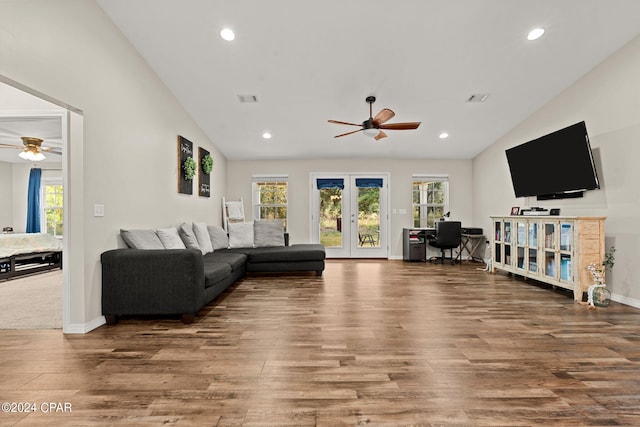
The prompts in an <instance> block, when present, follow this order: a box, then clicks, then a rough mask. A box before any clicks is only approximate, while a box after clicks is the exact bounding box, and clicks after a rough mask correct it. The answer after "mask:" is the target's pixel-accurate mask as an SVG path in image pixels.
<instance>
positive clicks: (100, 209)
mask: <svg viewBox="0 0 640 427" xmlns="http://www.w3.org/2000/svg"><path fill="white" fill-rule="evenodd" d="M93 216H96V217H97V216H104V205H93Z"/></svg>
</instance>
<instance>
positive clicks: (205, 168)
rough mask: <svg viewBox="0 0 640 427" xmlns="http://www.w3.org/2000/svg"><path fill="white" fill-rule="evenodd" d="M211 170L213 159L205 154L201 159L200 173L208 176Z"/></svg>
mask: <svg viewBox="0 0 640 427" xmlns="http://www.w3.org/2000/svg"><path fill="white" fill-rule="evenodd" d="M212 170H213V157H211V154H207V155H206V156H204V157H203V158H202V172H204V173H206V174H207V175H209V174H210V173H211V171H212Z"/></svg>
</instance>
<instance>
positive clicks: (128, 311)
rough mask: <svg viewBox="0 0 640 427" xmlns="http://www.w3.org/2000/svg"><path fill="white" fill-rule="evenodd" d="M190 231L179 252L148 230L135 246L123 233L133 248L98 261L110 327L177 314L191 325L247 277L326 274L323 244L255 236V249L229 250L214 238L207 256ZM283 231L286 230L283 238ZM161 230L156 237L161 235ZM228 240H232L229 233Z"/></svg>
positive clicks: (126, 233)
mask: <svg viewBox="0 0 640 427" xmlns="http://www.w3.org/2000/svg"><path fill="white" fill-rule="evenodd" d="M262 225H263V224H260V226H262ZM265 226H266V225H265ZM188 228H189V227H187V226H185V224H182V225H181V227H180V229H181V230H180V233H179V235H180V237H181V239H180V240H182V241H183V242H185V247H184V248H182V247H180V248H179V249H178V248H176V249H174V248H172V244H171V243H166V242H165V241H164V240H163V241H162V243H163V246H162V247H158V245H157V242H155V241H154V239H153V234H152V233H154V231H153V230H144V231H145V233H146V237H144V238H143V240H148V241H146V242H144V243H141V242H140V239H138V241H133V240H135V239H132V237H131V231H130V230H122V231H121V235H122V237H123V239H124V241H125V242H126V243H127V245H128V246H129V247H128V248H119V249H113V250H109V251H106V252H104V253H103V254H102V255H101V257H100V258H101V262H102V314H103V315H104V316H105V318H106V320H107V324H115V323H117V321H118V318H119V316H122V315H175V314H177V315H181V316H182V321H183V322H184V323H191V322H193V320H194V318H195V314H196V313H197V312H198V311H199V310H200V309H201V308H202V307H204V306H205V305H207V304H209V303H210V302H211V301H213V300H214V299H215V298H216V297H217V296H218V295H220V294H221V293H222V292H224V290H225V289H227V288H228V287H229V286H231V285H232V284H233V283H234V282H236V281H237V280H238V279H240V278H241V277H242V276H243V275H244V274H245V273H246V272H256V273H259V272H269V273H274V272H275V273H277V272H298V271H312V272H315V273H316V274H317V275H322V272H323V270H324V264H325V262H324V260H325V250H324V247H323V246H322V245H319V244H297V245H291V246H284V242H282V243H281V242H280V241H276V242H275V245H273V246H271V245H269V243H270V242H269V240H267V241H260V237H259V236H258V235H257V234H256V236H255V238H256V240H255V242H257V243H258V246H257V247H255V244H252V245H251V246H249V245H248V244H246V247H233V246H234V245H233V244H231V247H229V246H230V245H229V243H226V247H224V246H225V243H224V242H222V243H220V242H217V244H216V239H215V238H214V237H210V238H211V243H212V245H211V248H212V249H214V248H215V250H212V251H207V250H203V249H202V248H200V247H193V246H194V241H197V239H191V236H184V232H188ZM193 228H194V229H195V228H196V227H195V224H194V227H193ZM272 229H273V228H272ZM200 230H202V228H200ZM209 230H210V232H211V233H210V234H211V235H214V234H217V235H218V237H220V232H219V230H217V229H216V230H214V229H212V228H211V227H209ZM281 230H282V225H280V234H282V231H281ZM138 231H141V230H138ZM160 231H161V230H156V231H155V232H156V233H155V234H156V235H159V234H161V233H160ZM139 234H144V233H139ZM187 234H188V233H187ZM138 237H139V236H138ZM230 237H233V236H232V235H231V230H230ZM229 240H231V241H232V240H233V239H229ZM245 240H246V239H245ZM189 242H190V243H191V244H189ZM174 243H176V244H177V243H178V242H174ZM201 243H202V239H201ZM189 246H191V247H189ZM203 246H204V245H203ZM216 246H217V247H216ZM240 246H242V245H240ZM140 247H146V248H140ZM205 252H206V253H205Z"/></svg>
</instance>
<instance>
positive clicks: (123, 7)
mask: <svg viewBox="0 0 640 427" xmlns="http://www.w3.org/2000/svg"><path fill="white" fill-rule="evenodd" d="M98 3H99V4H100V6H101V7H102V8H103V10H104V11H105V12H106V13H107V15H108V16H109V17H110V18H111V20H112V21H113V22H114V23H115V25H116V26H117V27H119V28H120V30H121V31H122V32H123V34H124V35H125V37H126V38H127V39H128V40H129V41H130V42H131V44H132V45H133V46H134V47H135V48H136V49H137V50H138V51H139V52H140V54H141V55H142V56H143V57H144V58H145V60H146V61H147V62H148V64H149V65H150V66H151V67H152V68H153V69H154V70H155V72H156V73H157V74H158V76H159V77H160V78H161V79H162V80H163V81H164V83H165V84H166V85H167V86H168V87H169V89H170V90H171V91H172V92H173V94H174V95H175V96H176V97H177V99H178V100H179V101H180V102H181V103H182V105H183V106H184V108H185V109H186V110H187V111H188V112H189V114H190V115H191V116H192V117H193V118H194V120H195V121H196V122H197V123H198V124H199V126H200V127H201V128H202V129H203V130H204V131H205V132H206V134H207V135H208V136H209V137H210V139H211V140H212V141H213V142H214V144H216V146H217V147H218V148H219V149H220V150H221V151H222V152H223V154H224V155H225V156H226V157H227V158H229V159H232V160H241V159H310V158H452V159H470V158H473V157H474V156H476V155H477V154H478V153H480V152H481V151H482V150H483V149H484V148H486V147H487V146H489V145H491V144H492V143H494V142H495V141H496V140H497V139H499V138H500V137H501V136H503V135H504V134H505V133H507V132H508V131H509V130H511V129H512V128H513V127H515V126H516V125H517V124H518V123H519V122H521V121H522V120H524V119H525V118H526V117H527V116H529V115H530V114H532V113H533V112H535V111H536V110H537V109H539V108H540V107H542V106H543V105H544V104H545V103H546V102H548V101H549V100H550V99H552V98H553V97H554V96H556V95H557V94H558V93H560V92H561V91H563V90H564V89H565V88H567V87H568V86H569V85H571V84H572V83H573V82H575V81H576V80H577V79H579V78H580V77H581V76H582V75H584V74H585V73H586V72H588V71H589V70H590V69H592V68H593V67H594V66H595V65H597V64H598V63H600V62H601V61H603V60H604V59H605V58H607V57H608V56H609V55H611V54H612V53H613V52H615V51H616V50H617V49H619V48H620V47H622V46H623V45H624V44H625V43H627V42H628V41H630V40H631V39H632V38H634V37H635V36H636V35H638V34H639V33H640V21H639V20H638V16H640V1H637V0H562V1H558V0H515V1H514V0H455V1H451V0H450V1H444V0H403V1H401V2H395V3H393V2H391V3H390V2H383V1H380V0H349V1H344V0H324V1H314V2H311V1H299V0H270V1H247V0H240V1H228V0H225V1H222V0H135V1H132V0H98ZM223 27H229V28H231V29H233V30H234V32H235V34H236V39H235V40H234V41H232V42H226V41H224V40H222V39H221V38H220V36H219V32H220V30H221V29H222V28H223ZM536 27H543V28H544V29H545V30H546V32H545V34H544V35H543V36H542V37H541V38H540V39H538V40H536V41H528V40H527V38H526V36H527V33H528V32H529V31H530V30H531V29H533V28H536ZM483 94H487V95H488V97H487V99H486V100H485V101H484V102H467V100H468V99H469V98H470V97H471V96H472V95H483ZM244 95H249V96H255V98H256V99H257V102H255V103H242V102H240V100H239V96H244ZM369 95H374V96H376V97H377V101H376V103H375V104H374V106H373V114H374V115H375V113H376V112H377V111H379V110H381V109H382V108H390V109H392V110H393V111H395V113H396V116H395V117H394V118H393V119H391V120H390V121H389V123H393V122H408V121H421V122H422V125H421V126H420V127H419V128H418V129H417V130H395V131H393V130H392V131H387V132H386V133H387V134H388V138H384V139H381V140H379V141H375V140H374V139H372V138H370V137H367V136H365V135H363V134H362V133H361V132H358V133H356V134H353V135H349V136H345V137H342V138H337V139H336V138H334V135H338V134H341V133H345V132H349V131H352V130H357V128H355V127H352V126H346V125H338V124H332V123H328V122H327V120H328V119H334V120H339V121H345V122H352V123H353V122H355V123H360V122H362V121H364V120H366V119H367V118H369V106H368V104H367V103H366V102H365V98H366V97H367V96H369ZM265 131H268V132H270V133H271V134H272V138H271V139H269V140H265V139H263V138H262V134H263V133H264V132H265ZM442 132H447V133H448V134H449V137H448V138H447V139H440V138H439V135H440V134H441V133H442ZM194 142H195V143H196V144H198V141H194Z"/></svg>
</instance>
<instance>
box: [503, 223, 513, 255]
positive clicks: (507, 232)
mask: <svg viewBox="0 0 640 427" xmlns="http://www.w3.org/2000/svg"><path fill="white" fill-rule="evenodd" d="M504 263H505V264H506V265H511V221H505V222H504Z"/></svg>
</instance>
